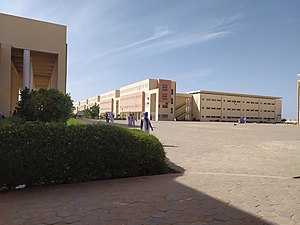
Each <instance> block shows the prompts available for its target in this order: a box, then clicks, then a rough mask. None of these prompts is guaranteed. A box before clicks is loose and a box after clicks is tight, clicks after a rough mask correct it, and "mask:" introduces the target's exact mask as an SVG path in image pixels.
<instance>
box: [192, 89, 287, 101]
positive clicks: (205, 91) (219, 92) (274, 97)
mask: <svg viewBox="0 0 300 225" xmlns="http://www.w3.org/2000/svg"><path fill="white" fill-rule="evenodd" d="M187 94H212V95H231V96H241V97H250V98H267V99H282V97H277V96H266V95H253V94H239V93H230V92H221V91H207V90H196V91H189V92H187Z"/></svg>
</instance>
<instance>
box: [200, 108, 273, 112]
mask: <svg viewBox="0 0 300 225" xmlns="http://www.w3.org/2000/svg"><path fill="white" fill-rule="evenodd" d="M202 109H204V107H202ZM206 109H209V110H221V108H216V107H206ZM223 110H229V111H241V109H235V108H227V109H226V108H223ZM245 110H246V111H247V112H259V110H258V109H243V111H245ZM260 111H261V112H275V111H274V110H260Z"/></svg>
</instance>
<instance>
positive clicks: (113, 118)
mask: <svg viewBox="0 0 300 225" xmlns="http://www.w3.org/2000/svg"><path fill="white" fill-rule="evenodd" d="M114 121H115V116H114V114H113V113H112V114H110V122H111V123H114Z"/></svg>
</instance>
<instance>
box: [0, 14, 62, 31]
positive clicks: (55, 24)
mask: <svg viewBox="0 0 300 225" xmlns="http://www.w3.org/2000/svg"><path fill="white" fill-rule="evenodd" d="M0 16H7V17H11V18H15V19H18V20H27V21H32V22H37V23H45V24H49V25H54V26H61V27H65V28H66V27H67V26H66V25H63V24H58V23H53V22H48V21H43V20H37V19H32V18H27V17H22V16H17V15H13V14H6V13H0Z"/></svg>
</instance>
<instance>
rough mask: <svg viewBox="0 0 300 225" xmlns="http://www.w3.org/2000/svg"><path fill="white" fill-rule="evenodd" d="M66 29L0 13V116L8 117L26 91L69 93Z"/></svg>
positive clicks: (61, 26)
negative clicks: (67, 88) (51, 89)
mask: <svg viewBox="0 0 300 225" xmlns="http://www.w3.org/2000/svg"><path fill="white" fill-rule="evenodd" d="M66 29H67V28H66V26H63V25H57V24H52V23H47V22H42V21H37V20H32V19H26V18H22V17H16V16H11V15H6V14H2V13H0V31H1V33H0V112H2V113H3V114H4V115H5V116H9V114H10V113H11V112H12V111H13V110H14V109H15V107H16V106H17V103H18V96H19V90H20V89H23V88H25V87H28V88H30V89H39V88H55V89H58V90H59V91H61V92H63V93H65V92H66V61H67V59H66V57H67V45H66Z"/></svg>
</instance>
